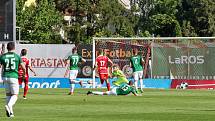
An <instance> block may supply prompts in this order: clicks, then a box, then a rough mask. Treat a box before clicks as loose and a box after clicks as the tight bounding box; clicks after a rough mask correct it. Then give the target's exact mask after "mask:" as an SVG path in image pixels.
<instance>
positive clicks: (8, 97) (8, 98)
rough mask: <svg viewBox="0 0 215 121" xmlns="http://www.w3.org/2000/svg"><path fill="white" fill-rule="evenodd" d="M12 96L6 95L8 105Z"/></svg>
mask: <svg viewBox="0 0 215 121" xmlns="http://www.w3.org/2000/svg"><path fill="white" fill-rule="evenodd" d="M10 98H11V96H6V105H8V103H9V101H10Z"/></svg>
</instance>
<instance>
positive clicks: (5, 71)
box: [0, 42, 26, 117]
mask: <svg viewBox="0 0 215 121" xmlns="http://www.w3.org/2000/svg"><path fill="white" fill-rule="evenodd" d="M7 50H8V52H7V53H5V54H3V55H1V56H0V64H1V65H2V80H3V82H4V85H5V92H6V105H5V110H6V114H7V116H8V117H14V112H13V105H14V104H15V103H16V101H17V98H18V94H19V84H18V68H19V65H21V67H22V69H23V77H24V75H25V73H26V69H25V65H24V64H23V63H22V60H21V58H20V56H19V55H17V54H16V53H14V52H13V51H14V50H15V43H14V42H9V43H8V44H7Z"/></svg>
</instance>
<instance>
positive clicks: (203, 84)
mask: <svg viewBox="0 0 215 121" xmlns="http://www.w3.org/2000/svg"><path fill="white" fill-rule="evenodd" d="M182 83H187V84H188V87H187V89H214V88H215V80H183V79H173V80H172V83H171V88H174V89H176V88H178V87H180V85H181V84H182Z"/></svg>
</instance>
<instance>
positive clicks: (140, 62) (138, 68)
mask: <svg viewBox="0 0 215 121" xmlns="http://www.w3.org/2000/svg"><path fill="white" fill-rule="evenodd" d="M133 53H134V55H133V56H132V57H131V58H130V66H131V68H132V69H133V77H134V86H135V88H136V90H138V80H139V81H140V90H141V92H143V70H144V59H143V57H142V56H140V55H138V49H136V48H135V49H133Z"/></svg>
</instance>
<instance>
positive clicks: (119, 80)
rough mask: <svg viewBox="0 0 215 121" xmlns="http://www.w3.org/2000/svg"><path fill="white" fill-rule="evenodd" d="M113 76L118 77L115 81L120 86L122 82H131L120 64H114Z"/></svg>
mask: <svg viewBox="0 0 215 121" xmlns="http://www.w3.org/2000/svg"><path fill="white" fill-rule="evenodd" d="M112 77H117V80H116V81H114V82H113V84H114V85H115V86H120V85H121V84H122V83H126V84H128V83H129V81H128V80H127V78H126V76H125V75H124V73H123V72H122V71H121V70H120V69H119V66H118V65H114V66H113V73H112Z"/></svg>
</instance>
